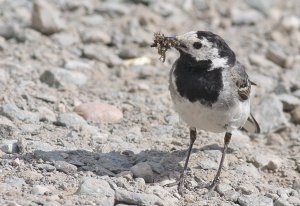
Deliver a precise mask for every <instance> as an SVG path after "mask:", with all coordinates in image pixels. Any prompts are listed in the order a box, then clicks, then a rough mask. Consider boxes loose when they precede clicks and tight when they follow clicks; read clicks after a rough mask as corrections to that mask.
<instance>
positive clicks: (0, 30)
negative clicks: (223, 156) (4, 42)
mask: <svg viewBox="0 0 300 206" xmlns="http://www.w3.org/2000/svg"><path fill="white" fill-rule="evenodd" d="M17 32H18V27H17V25H15V24H0V36H2V37H4V38H5V39H11V38H14V37H15V36H16V33H17Z"/></svg>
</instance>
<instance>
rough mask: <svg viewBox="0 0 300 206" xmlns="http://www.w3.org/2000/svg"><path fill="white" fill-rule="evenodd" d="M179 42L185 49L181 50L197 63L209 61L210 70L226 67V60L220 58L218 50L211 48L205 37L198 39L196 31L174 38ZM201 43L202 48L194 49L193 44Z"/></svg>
mask: <svg viewBox="0 0 300 206" xmlns="http://www.w3.org/2000/svg"><path fill="white" fill-rule="evenodd" d="M176 38H177V39H178V40H179V41H180V42H182V43H183V44H184V45H185V46H186V47H187V48H183V49H182V50H183V51H184V52H186V53H189V54H190V55H191V56H193V57H194V58H195V59H196V60H197V61H200V60H211V61H212V69H214V68H218V67H226V66H227V63H228V59H227V58H225V57H220V55H219V50H218V49H217V48H215V47H213V43H211V42H210V41H208V40H207V39H206V38H205V37H203V38H202V39H199V38H198V36H197V32H196V31H192V32H188V33H186V34H183V35H180V36H177V37H176ZM195 42H199V43H201V45H202V47H201V48H200V49H196V48H194V46H193V45H194V43H195Z"/></svg>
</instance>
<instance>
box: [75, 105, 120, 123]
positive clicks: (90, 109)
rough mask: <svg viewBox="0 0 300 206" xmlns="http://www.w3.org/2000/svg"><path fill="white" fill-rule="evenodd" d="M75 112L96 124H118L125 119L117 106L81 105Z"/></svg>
mask: <svg viewBox="0 0 300 206" xmlns="http://www.w3.org/2000/svg"><path fill="white" fill-rule="evenodd" d="M74 111H75V112H76V113H77V114H79V115H80V116H82V117H83V118H84V119H86V120H88V121H93V122H95V123H116V122H120V121H121V120H122V118H123V113H122V111H121V110H119V109H118V108H116V107H115V106H112V105H109V104H105V103H100V102H89V103H84V104H81V105H79V106H77V107H75V109H74Z"/></svg>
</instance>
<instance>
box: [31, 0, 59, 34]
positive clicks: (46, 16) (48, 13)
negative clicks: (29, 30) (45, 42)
mask: <svg viewBox="0 0 300 206" xmlns="http://www.w3.org/2000/svg"><path fill="white" fill-rule="evenodd" d="M31 21H32V22H31V23H32V27H33V28H34V29H36V30H38V31H40V32H41V33H43V34H48V35H49V34H53V33H56V32H59V31H61V30H62V29H63V27H64V22H63V20H62V19H61V17H60V14H59V11H58V10H57V9H56V8H55V7H54V6H53V5H51V4H49V3H48V2H47V1H43V0H36V1H35V2H34V4H33V9H32V19H31Z"/></svg>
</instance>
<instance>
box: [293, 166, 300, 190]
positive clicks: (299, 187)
mask: <svg viewBox="0 0 300 206" xmlns="http://www.w3.org/2000/svg"><path fill="white" fill-rule="evenodd" d="M298 172H300V165H298ZM293 189H294V190H298V191H299V192H300V179H296V180H294V183H293Z"/></svg>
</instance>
